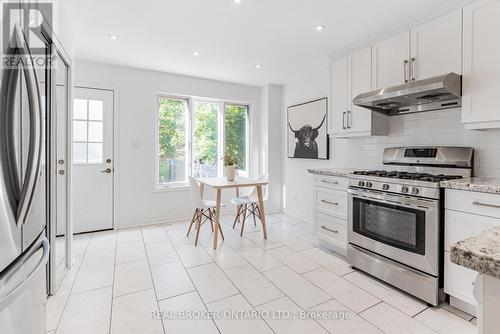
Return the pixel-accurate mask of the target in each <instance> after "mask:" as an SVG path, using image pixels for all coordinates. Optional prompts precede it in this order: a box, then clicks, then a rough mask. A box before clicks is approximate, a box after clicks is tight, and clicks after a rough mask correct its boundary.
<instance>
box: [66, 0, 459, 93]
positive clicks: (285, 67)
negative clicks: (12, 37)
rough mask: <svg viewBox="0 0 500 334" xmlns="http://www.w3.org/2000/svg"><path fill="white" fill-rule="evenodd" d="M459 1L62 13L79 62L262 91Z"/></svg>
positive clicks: (156, 5) (262, 1) (313, 1)
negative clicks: (114, 38)
mask: <svg viewBox="0 0 500 334" xmlns="http://www.w3.org/2000/svg"><path fill="white" fill-rule="evenodd" d="M461 2H462V3H463V0H462V1H461V0H439V1H436V0H241V3H240V4H235V3H234V2H233V0H176V1H174V0H133V1H132V0H63V1H61V2H60V6H61V8H60V10H61V13H62V14H63V15H66V19H67V21H69V22H71V27H70V29H71V30H72V31H71V32H70V35H72V36H73V39H74V41H73V44H74V45H73V47H74V56H75V58H77V59H86V60H94V61H98V62H105V63H111V64H117V65H124V66H131V67H138V68H144V69H151V70H158V71H164V72H172V73H180V74H186V75H191V76H197V77H204V78H210V79H218V80H225V81H231V82H238V83H245V84H251V85H263V84H267V83H275V84H282V83H285V82H287V81H289V80H294V79H296V78H299V77H300V76H301V75H304V74H307V73H310V72H313V71H315V70H318V69H320V68H322V67H324V66H325V65H326V64H328V56H329V55H331V54H334V53H337V52H339V51H340V50H342V49H345V48H346V47H348V46H351V45H354V44H356V43H359V42H362V41H365V40H367V39H368V38H371V37H374V36H377V35H380V34H382V33H385V32H388V31H391V30H393V29H397V28H400V27H403V26H404V25H405V24H408V22H411V21H415V20H418V19H420V18H423V17H426V16H429V15H432V14H433V13H436V12H439V11H442V10H443V9H445V8H448V7H450V6H456V5H457V4H459V3H461ZM317 25H325V26H326V28H325V30H324V31H322V32H317V31H316V30H315V27H316V26H317ZM109 34H117V35H118V36H119V39H118V40H117V41H112V40H110V39H109V37H108V35H109ZM194 50H197V51H199V52H200V55H199V56H193V51H194ZM256 64H262V68H261V69H256V67H255V66H256Z"/></svg>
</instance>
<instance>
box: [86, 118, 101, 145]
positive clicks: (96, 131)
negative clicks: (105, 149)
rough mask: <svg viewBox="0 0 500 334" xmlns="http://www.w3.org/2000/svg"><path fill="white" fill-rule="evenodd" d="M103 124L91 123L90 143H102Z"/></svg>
mask: <svg viewBox="0 0 500 334" xmlns="http://www.w3.org/2000/svg"><path fill="white" fill-rule="evenodd" d="M102 125H103V122H89V141H91V142H102V130H103V129H102Z"/></svg>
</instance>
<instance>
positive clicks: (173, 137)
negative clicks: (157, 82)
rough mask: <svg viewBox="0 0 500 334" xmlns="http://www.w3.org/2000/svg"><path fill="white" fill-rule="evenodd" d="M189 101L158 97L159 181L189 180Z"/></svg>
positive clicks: (161, 182)
mask: <svg viewBox="0 0 500 334" xmlns="http://www.w3.org/2000/svg"><path fill="white" fill-rule="evenodd" d="M187 119H188V101H187V100H184V99H174V98H164V97H161V98H159V99H158V141H159V142H158V147H159V152H158V158H159V159H158V161H159V166H158V182H159V183H160V184H165V183H172V182H186V181H187V166H188V165H187V161H186V159H187V156H188V155H187V140H186V135H187V129H186V127H187V124H188V122H187Z"/></svg>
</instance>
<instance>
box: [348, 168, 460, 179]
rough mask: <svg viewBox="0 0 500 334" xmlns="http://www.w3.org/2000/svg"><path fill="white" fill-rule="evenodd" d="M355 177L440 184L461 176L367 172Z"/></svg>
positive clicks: (361, 172) (358, 172)
mask: <svg viewBox="0 0 500 334" xmlns="http://www.w3.org/2000/svg"><path fill="white" fill-rule="evenodd" d="M353 174H355V175H364V176H374V177H387V178H392V179H402V180H415V181H424V182H441V181H447V180H456V179H461V178H462V176H461V175H445V174H438V175H434V174H429V173H412V172H402V171H385V170H369V171H355V172H354V173H353Z"/></svg>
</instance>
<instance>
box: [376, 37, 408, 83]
mask: <svg viewBox="0 0 500 334" xmlns="http://www.w3.org/2000/svg"><path fill="white" fill-rule="evenodd" d="M372 58H373V67H372V73H373V75H372V79H373V89H379V88H386V87H391V86H397V85H401V84H404V83H405V82H408V80H409V75H410V64H409V61H410V32H409V31H405V32H403V33H400V34H398V35H396V36H392V37H390V38H388V39H385V40H383V41H380V42H378V43H375V44H373V46H372Z"/></svg>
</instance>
